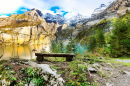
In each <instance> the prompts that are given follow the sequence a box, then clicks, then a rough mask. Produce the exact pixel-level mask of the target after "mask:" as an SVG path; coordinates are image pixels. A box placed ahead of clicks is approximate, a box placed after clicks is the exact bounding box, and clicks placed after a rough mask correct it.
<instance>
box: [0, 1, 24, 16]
mask: <svg viewBox="0 0 130 86" xmlns="http://www.w3.org/2000/svg"><path fill="white" fill-rule="evenodd" d="M21 5H22V0H0V14H6V13H12V12H14V11H16V10H17V9H18V8H19V7H20V6H21Z"/></svg>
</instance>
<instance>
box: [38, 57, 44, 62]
mask: <svg viewBox="0 0 130 86" xmlns="http://www.w3.org/2000/svg"><path fill="white" fill-rule="evenodd" d="M36 59H37V61H38V62H42V61H43V60H44V57H43V56H37V58H36Z"/></svg>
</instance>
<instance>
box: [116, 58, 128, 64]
mask: <svg viewBox="0 0 130 86" xmlns="http://www.w3.org/2000/svg"><path fill="white" fill-rule="evenodd" d="M115 61H118V62H126V63H129V62H130V60H120V59H116V60H115Z"/></svg>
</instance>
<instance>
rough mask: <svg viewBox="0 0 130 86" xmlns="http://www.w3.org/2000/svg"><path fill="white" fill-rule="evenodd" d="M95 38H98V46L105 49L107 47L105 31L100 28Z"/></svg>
mask: <svg viewBox="0 0 130 86" xmlns="http://www.w3.org/2000/svg"><path fill="white" fill-rule="evenodd" d="M95 36H96V43H97V46H98V47H103V46H104V45H105V37H104V33H103V30H102V29H101V28H100V27H98V29H97V33H96V35H95Z"/></svg>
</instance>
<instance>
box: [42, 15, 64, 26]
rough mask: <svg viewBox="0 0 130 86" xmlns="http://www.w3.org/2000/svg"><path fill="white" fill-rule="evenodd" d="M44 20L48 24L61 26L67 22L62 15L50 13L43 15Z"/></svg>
mask: <svg viewBox="0 0 130 86" xmlns="http://www.w3.org/2000/svg"><path fill="white" fill-rule="evenodd" d="M42 18H44V19H45V20H46V22H48V23H52V22H54V23H56V22H58V23H59V24H64V22H65V18H63V16H62V15H60V14H56V15H53V14H50V13H46V14H44V15H42Z"/></svg>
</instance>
